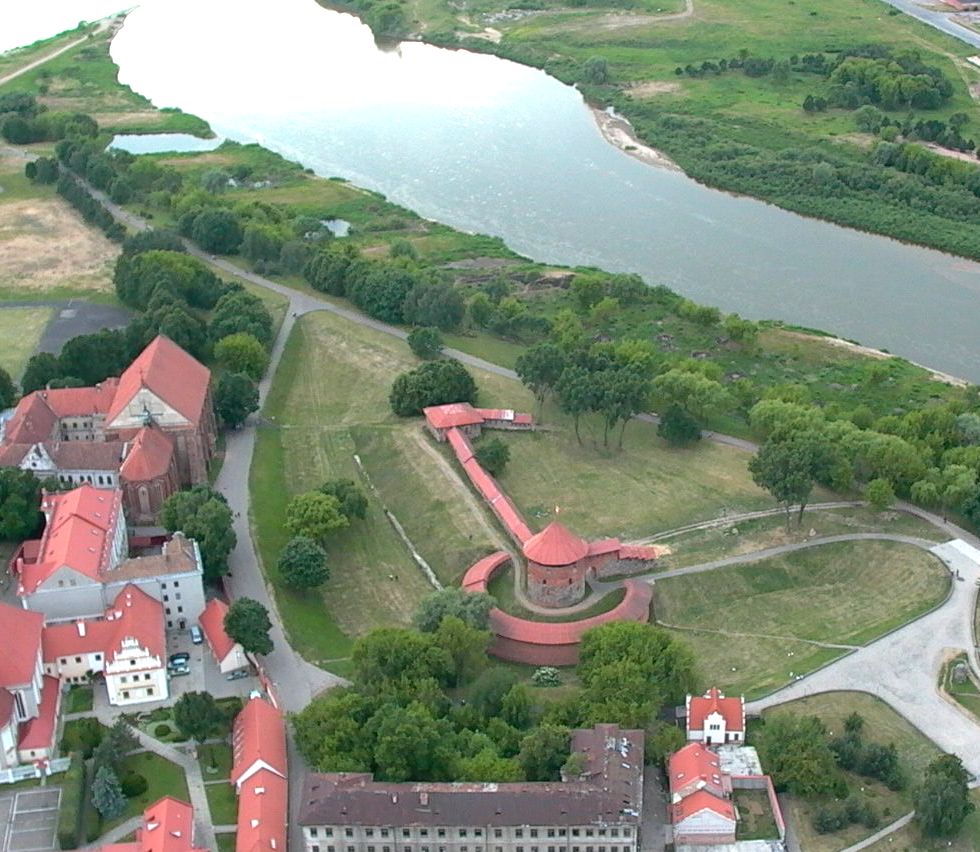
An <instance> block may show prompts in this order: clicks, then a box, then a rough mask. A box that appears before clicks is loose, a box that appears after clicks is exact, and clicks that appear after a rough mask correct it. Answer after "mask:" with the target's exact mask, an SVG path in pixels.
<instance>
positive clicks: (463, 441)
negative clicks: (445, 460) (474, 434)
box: [446, 429, 473, 464]
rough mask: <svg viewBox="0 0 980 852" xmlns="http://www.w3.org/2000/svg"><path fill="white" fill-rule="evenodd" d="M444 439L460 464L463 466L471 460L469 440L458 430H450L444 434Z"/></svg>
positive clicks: (471, 447)
mask: <svg viewBox="0 0 980 852" xmlns="http://www.w3.org/2000/svg"><path fill="white" fill-rule="evenodd" d="M446 437H447V438H448V440H449V446H451V447H452V448H453V452H454V453H456V458H457V459H459V463H460V464H465V463H466V462H468V461H469V460H470V459H471V458H473V445H472V444H471V443H470V439H469V438H467V437H466V436H465V435H464V434H463V433H462V432H460V431H459V429H450V430H449V431H448V432H446Z"/></svg>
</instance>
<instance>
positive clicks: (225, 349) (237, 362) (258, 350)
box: [214, 331, 269, 382]
mask: <svg viewBox="0 0 980 852" xmlns="http://www.w3.org/2000/svg"><path fill="white" fill-rule="evenodd" d="M214 357H215V358H216V359H217V361H218V363H219V364H221V365H222V366H223V367H224V368H225V369H226V370H228V371H230V372H232V373H245V374H246V375H248V376H249V378H251V379H252V380H253V381H256V382H257V381H259V380H260V379H261V378H262V376H263V374H264V373H265V369H266V367H268V366H269V353H268V352H266V350H265V347H264V346H263V345H262V343H261V342H260V341H259V339H258V338H257V337H255V335H252V334H249V333H248V332H247V331H239V332H236V333H235V334H229V335H228V336H227V337H222V338H221V340H219V341H218V342H217V343H215V345H214Z"/></svg>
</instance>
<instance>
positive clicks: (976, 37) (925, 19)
mask: <svg viewBox="0 0 980 852" xmlns="http://www.w3.org/2000/svg"><path fill="white" fill-rule="evenodd" d="M884 2H885V3H887V4H888V5H889V6H894V7H895V8H896V9H899V10H901V11H902V12H904V13H905V14H906V15H911V16H912V17H913V18H918V19H919V20H920V21H922V23H924V24H928V25H929V26H930V27H933V28H934V29H937V30H939V31H940V32H944V33H946V35H951V36H952V37H953V38H958V39H959V40H960V41H965V42H966V43H967V44H971V45H973V46H974V47H976V48H980V33H978V32H977V31H976V30H970V29H967V28H966V27H962V26H960V25H959V24H958V23H956V20H955V19H954V18H952V17H950V14H949V12H934V11H932V10H931V9H929V8H926V7H923V6H920V5H919V4H918V3H915V2H913V0H884Z"/></svg>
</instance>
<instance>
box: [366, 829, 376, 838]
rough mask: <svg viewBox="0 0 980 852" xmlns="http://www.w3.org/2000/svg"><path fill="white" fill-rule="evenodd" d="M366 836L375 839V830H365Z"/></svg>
mask: <svg viewBox="0 0 980 852" xmlns="http://www.w3.org/2000/svg"><path fill="white" fill-rule="evenodd" d="M364 834H365V835H366V836H367V837H374V829H373V828H365V829H364Z"/></svg>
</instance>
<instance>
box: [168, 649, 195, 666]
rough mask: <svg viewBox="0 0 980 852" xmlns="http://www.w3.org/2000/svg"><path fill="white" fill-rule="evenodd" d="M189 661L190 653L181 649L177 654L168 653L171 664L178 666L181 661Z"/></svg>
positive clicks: (185, 663)
mask: <svg viewBox="0 0 980 852" xmlns="http://www.w3.org/2000/svg"><path fill="white" fill-rule="evenodd" d="M190 661H191V655H190V654H188V653H187V652H186V651H181V652H180V653H179V654H171V655H170V665H172V666H178V665H180V664H181V663H183V664H184V665H188V664H189V663H190Z"/></svg>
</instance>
